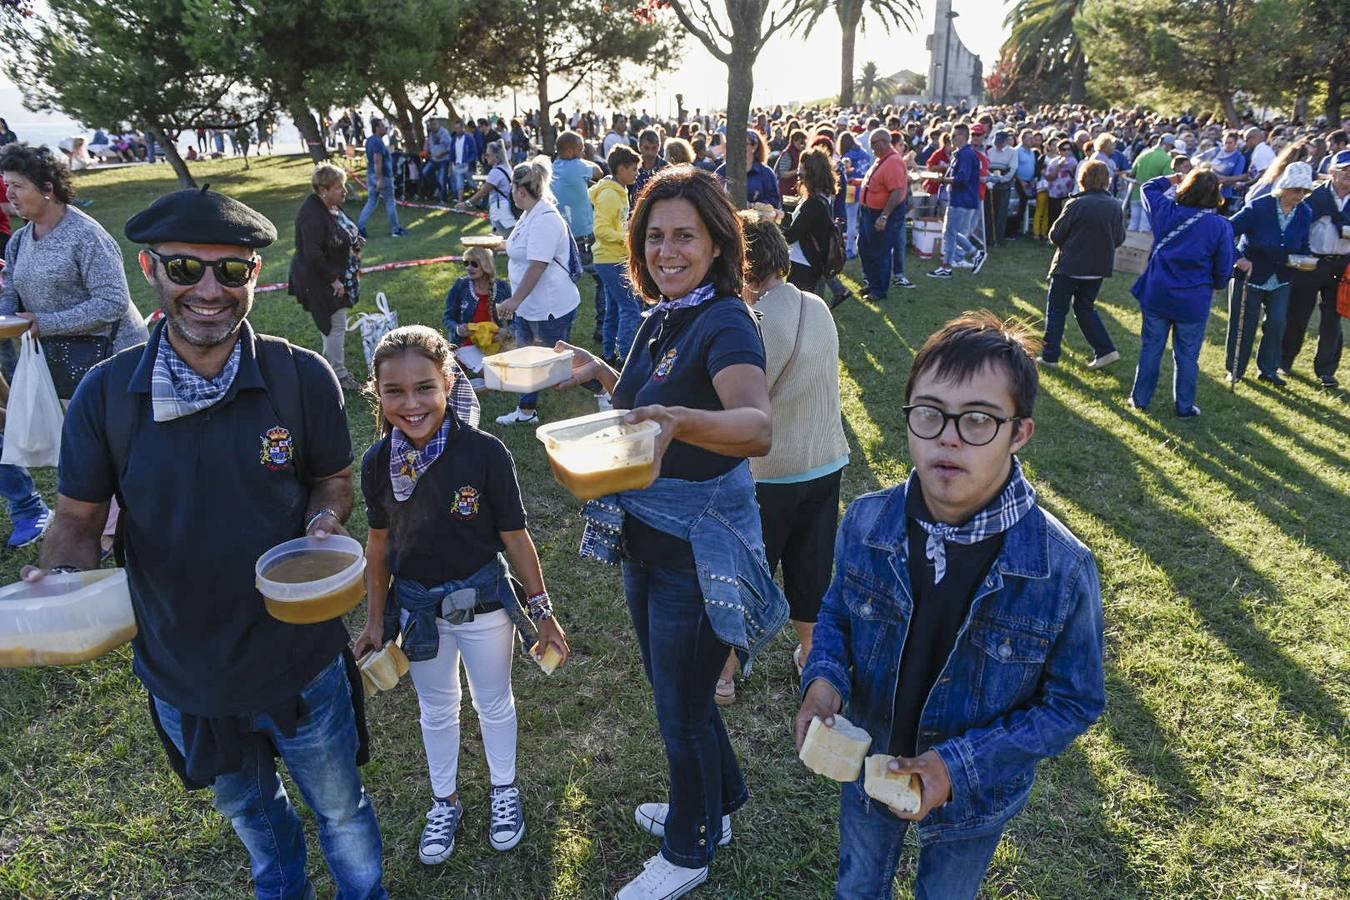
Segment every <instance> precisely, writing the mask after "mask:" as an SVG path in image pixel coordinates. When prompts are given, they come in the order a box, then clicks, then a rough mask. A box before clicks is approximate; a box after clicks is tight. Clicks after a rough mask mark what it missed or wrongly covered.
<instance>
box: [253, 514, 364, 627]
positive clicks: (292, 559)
mask: <svg viewBox="0 0 1350 900" xmlns="http://www.w3.org/2000/svg"><path fill="white" fill-rule="evenodd" d="M254 575H255V577H256V583H257V586H258V592H259V593H260V594H262V596H263V603H264V604H265V605H266V607H267V611H268V612H269V613H271V615H272V618H274V619H279V620H280V621H282V622H288V623H290V624H292V625H311V624H313V623H315V622H326V621H328V620H329V619H336V618H338V617H339V616H342V615H345V614H346V613H348V612H350V611H351V609H352V608H353V607H355V606H356V604H358V603H360V602H361V598H362V597H364V596H365V594H366V557H365V553H364V551H363V550H362V548H361V544H360V543H359V542H357V541H355V540H353V539H351V538H349V537H344V536H342V535H331V536H329V537H326V538H323V539H322V540H320V539H319V538H315V537H302V538H296V539H295V540H293V541H286V542H285V543H282V544H277V545H276V546H275V547H273V548H272V549H271V550H268V551H267V552H266V553H264V554H263V555H262V556H260V557H258V562H257V565H256V566H255V567H254Z"/></svg>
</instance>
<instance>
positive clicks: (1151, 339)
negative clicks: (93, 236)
mask: <svg viewBox="0 0 1350 900" xmlns="http://www.w3.org/2000/svg"><path fill="white" fill-rule="evenodd" d="M1143 316H1144V325H1143V328H1142V329H1141V331H1142V333H1141V334H1140V336H1139V339H1140V344H1139V367H1138V368H1137V369H1135V370H1134V390H1133V391H1132V392H1131V398H1132V399H1133V400H1134V405H1135V406H1136V407H1138V408H1140V409H1143V408H1144V407H1145V406H1148V404H1149V402H1150V401H1152V400H1153V392H1154V391H1156V390H1157V389H1158V372H1159V370H1160V369H1161V368H1162V356H1163V350H1164V349H1166V347H1167V335H1168V334H1169V333H1170V334H1171V335H1172V362H1173V365H1174V372H1173V375H1172V396H1173V399H1174V400H1175V401H1176V406H1177V415H1181V416H1184V415H1188V414H1189V413H1190V411H1191V409H1192V407H1194V406H1195V391H1196V387H1197V386H1198V385H1199V383H1200V348H1201V346H1203V345H1204V343H1205V325H1206V324H1208V322H1209V317H1208V316H1206V317H1205V318H1204V319H1202V320H1201V321H1199V322H1177V321H1175V320H1173V319H1164V318H1163V317H1162V316H1155V315H1153V314H1152V313H1150V312H1144V314H1143Z"/></svg>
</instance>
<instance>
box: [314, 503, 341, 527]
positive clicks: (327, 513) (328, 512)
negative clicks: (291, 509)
mask: <svg viewBox="0 0 1350 900" xmlns="http://www.w3.org/2000/svg"><path fill="white" fill-rule="evenodd" d="M324 516H332V517H333V521H335V522H337V523H338V524H339V525H341V524H342V519H340V518H338V514H337V513H336V512H334V511H333V510H332V509H330V508H328V507H327V506H325V507H323V508H322V509H320V510H319V511H318V512H316V513H315V514H314V515H312V516H310V517H309V521H308V522H306V523H305V534H309V530H310V529H311V528H313V527H314V523H315V522H318V521H319V520H320V519H322V518H323V517H324Z"/></svg>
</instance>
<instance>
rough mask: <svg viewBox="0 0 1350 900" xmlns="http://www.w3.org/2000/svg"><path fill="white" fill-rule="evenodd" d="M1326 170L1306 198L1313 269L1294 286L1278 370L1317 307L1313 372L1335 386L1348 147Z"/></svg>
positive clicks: (1347, 247)
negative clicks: (1309, 215)
mask: <svg viewBox="0 0 1350 900" xmlns="http://www.w3.org/2000/svg"><path fill="white" fill-rule="evenodd" d="M1327 169H1328V171H1329V172H1330V175H1331V177H1330V178H1329V179H1328V180H1326V181H1322V182H1320V183H1318V185H1317V187H1315V188H1314V189H1313V192H1312V193H1311V194H1309V195H1308V199H1307V201H1306V205H1307V207H1308V209H1309V210H1310V211H1311V213H1312V223H1313V224H1312V230H1311V232H1310V237H1309V245H1310V246H1311V248H1312V252H1313V254H1314V255H1315V256H1316V257H1317V269H1316V270H1315V272H1314V273H1313V274H1312V275H1310V276H1307V277H1303V278H1299V279H1297V281H1296V283H1295V284H1294V289H1293V291H1292V293H1291V296H1290V299H1289V328H1288V330H1287V331H1286V333H1285V338H1284V350H1283V352H1282V353H1281V360H1280V368H1281V369H1283V370H1284V371H1285V372H1290V371H1292V370H1293V366H1294V360H1295V359H1297V358H1298V354H1299V351H1300V350H1302V349H1303V338H1304V337H1305V334H1306V332H1307V330H1308V321H1309V320H1310V319H1311V318H1312V313H1313V309H1314V308H1319V309H1320V312H1319V316H1318V317H1319V320H1320V321H1319V323H1318V326H1317V350H1316V352H1315V353H1314V355H1313V373H1314V374H1316V375H1317V378H1318V380H1319V381H1320V382H1321V383H1322V386H1323V387H1325V388H1335V387H1339V386H1340V381H1339V380H1338V379H1337V377H1336V370H1337V369H1338V368H1339V367H1340V364H1341V352H1342V350H1343V349H1344V347H1345V339H1344V337H1343V335H1342V334H1341V317H1340V315H1339V313H1337V311H1336V292H1337V290H1338V288H1339V286H1340V278H1341V276H1342V275H1344V274H1345V272H1346V270H1347V267H1350V150H1342V151H1341V152H1339V153H1337V154H1336V155H1335V156H1334V157H1332V160H1331V164H1330V165H1329V166H1328V167H1327Z"/></svg>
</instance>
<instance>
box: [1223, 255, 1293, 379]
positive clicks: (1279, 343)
mask: <svg viewBox="0 0 1350 900" xmlns="http://www.w3.org/2000/svg"><path fill="white" fill-rule="evenodd" d="M1243 284H1246V282H1244V281H1242V280H1241V279H1238V278H1234V279H1233V280H1232V281H1230V282H1228V339H1227V342H1226V343H1227V355H1226V356H1225V357H1224V360H1225V368H1226V369H1227V370H1228V371H1229V372H1231V373H1232V374H1233V375H1234V377H1236V378H1241V377H1242V376H1243V375H1246V374H1247V361H1248V360H1250V359H1251V356H1252V345H1253V344H1255V343H1256V326H1257V325H1260V324H1261V309H1262V307H1265V313H1266V315H1265V325H1264V326H1263V327H1262V328H1261V346H1260V347H1259V348H1258V349H1257V351H1256V368H1257V369H1258V370H1260V372H1261V374H1262V375H1266V376H1272V375H1274V374H1275V370H1276V369H1278V368H1279V367H1280V353H1281V350H1282V349H1283V347H1284V323H1285V319H1286V317H1287V316H1288V314H1289V285H1287V284H1282V285H1279V286H1278V287H1276V288H1274V289H1272V290H1269V291H1268V290H1265V289H1264V288H1259V287H1257V286H1256V285H1254V284H1248V285H1247V302H1246V304H1245V305H1246V307H1247V309H1246V311H1245V312H1244V311H1243V310H1241V309H1240V308H1239V307H1241V306H1242V305H1243V303H1242V286H1243ZM1239 324H1241V325H1242V346H1241V347H1239V346H1238V325H1239Z"/></svg>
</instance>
